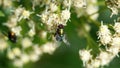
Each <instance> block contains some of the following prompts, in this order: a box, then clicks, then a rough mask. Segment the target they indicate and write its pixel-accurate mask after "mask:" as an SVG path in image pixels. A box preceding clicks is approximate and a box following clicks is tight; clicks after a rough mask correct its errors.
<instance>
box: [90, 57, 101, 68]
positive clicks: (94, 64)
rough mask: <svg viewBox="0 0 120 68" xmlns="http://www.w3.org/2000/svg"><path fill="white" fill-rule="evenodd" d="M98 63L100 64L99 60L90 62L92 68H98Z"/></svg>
mask: <svg viewBox="0 0 120 68" xmlns="http://www.w3.org/2000/svg"><path fill="white" fill-rule="evenodd" d="M100 63H101V61H100V59H95V60H93V61H92V66H93V67H94V68H99V66H100Z"/></svg>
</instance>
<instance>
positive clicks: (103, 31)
mask: <svg viewBox="0 0 120 68" xmlns="http://www.w3.org/2000/svg"><path fill="white" fill-rule="evenodd" d="M98 38H99V39H100V42H101V43H102V44H103V45H106V44H109V43H110V42H111V39H112V36H111V33H110V30H109V29H108V26H107V25H103V24H101V26H100V29H99V31H98Z"/></svg>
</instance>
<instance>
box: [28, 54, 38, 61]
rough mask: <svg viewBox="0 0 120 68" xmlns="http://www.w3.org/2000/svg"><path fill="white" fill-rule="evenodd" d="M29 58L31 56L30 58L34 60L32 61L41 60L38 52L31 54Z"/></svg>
mask: <svg viewBox="0 0 120 68" xmlns="http://www.w3.org/2000/svg"><path fill="white" fill-rule="evenodd" d="M29 58H30V60H31V61H32V62H36V61H38V60H39V58H40V57H39V55H37V54H30V55H29Z"/></svg>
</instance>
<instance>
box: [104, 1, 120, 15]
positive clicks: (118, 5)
mask: <svg viewBox="0 0 120 68" xmlns="http://www.w3.org/2000/svg"><path fill="white" fill-rule="evenodd" d="M105 1H106V5H107V7H108V8H109V9H110V10H111V11H112V14H111V17H112V16H113V15H118V13H119V12H120V10H119V9H120V0H105Z"/></svg>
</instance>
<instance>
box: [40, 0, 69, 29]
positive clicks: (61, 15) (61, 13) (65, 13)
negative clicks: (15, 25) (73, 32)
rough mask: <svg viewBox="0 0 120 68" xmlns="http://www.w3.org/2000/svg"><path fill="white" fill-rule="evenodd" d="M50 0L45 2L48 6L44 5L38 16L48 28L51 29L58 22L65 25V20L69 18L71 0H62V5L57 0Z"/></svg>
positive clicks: (54, 27)
mask: <svg viewBox="0 0 120 68" xmlns="http://www.w3.org/2000/svg"><path fill="white" fill-rule="evenodd" d="M50 1H51V2H50V3H47V5H48V6H46V7H45V10H44V11H43V13H42V14H41V15H39V16H40V17H41V19H42V22H43V23H44V24H46V25H47V27H48V29H49V30H50V31H52V30H53V29H56V26H58V25H59V24H63V25H64V26H66V23H67V21H68V20H69V19H70V6H71V0H65V1H63V2H64V3H65V4H64V6H61V4H59V1H52V0H50ZM60 7H62V8H60ZM61 9H62V10H61Z"/></svg>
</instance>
